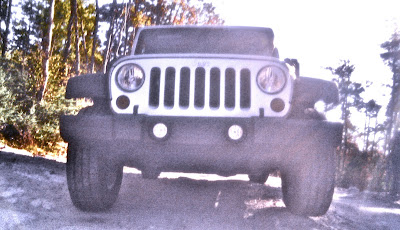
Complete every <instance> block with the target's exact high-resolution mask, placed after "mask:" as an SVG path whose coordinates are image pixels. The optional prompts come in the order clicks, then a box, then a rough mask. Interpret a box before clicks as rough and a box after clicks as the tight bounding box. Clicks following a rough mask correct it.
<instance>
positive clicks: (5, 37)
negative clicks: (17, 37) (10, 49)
mask: <svg viewBox="0 0 400 230" xmlns="http://www.w3.org/2000/svg"><path fill="white" fill-rule="evenodd" d="M11 7H12V0H8V6H7V9H6V31H5V32H4V34H3V36H2V39H3V47H2V50H1V57H2V58H4V57H5V56H6V52H7V46H8V34H10V21H11Z"/></svg>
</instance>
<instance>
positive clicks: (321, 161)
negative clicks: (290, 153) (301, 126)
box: [282, 148, 336, 216]
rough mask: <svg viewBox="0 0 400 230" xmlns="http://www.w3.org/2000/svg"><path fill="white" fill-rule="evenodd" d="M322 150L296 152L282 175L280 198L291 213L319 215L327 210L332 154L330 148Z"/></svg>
mask: <svg viewBox="0 0 400 230" xmlns="http://www.w3.org/2000/svg"><path fill="white" fill-rule="evenodd" d="M323 149H325V150H322V151H324V152H321V151H308V152H309V154H296V155H297V157H295V159H297V160H295V161H293V162H292V165H291V166H290V167H289V168H288V169H287V170H286V171H285V172H284V173H283V175H282V193H283V201H284V203H285V205H286V207H287V208H288V209H289V210H290V212H292V213H294V214H297V215H302V216H320V215H324V214H325V213H326V212H327V211H328V209H329V206H330V204H331V202H332V197H333V192H334V188H335V168H336V163H335V162H336V155H335V151H334V149H333V148H331V149H327V148H323ZM296 161H297V163H296Z"/></svg>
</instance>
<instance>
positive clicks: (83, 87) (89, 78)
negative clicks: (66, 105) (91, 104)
mask: <svg viewBox="0 0 400 230" xmlns="http://www.w3.org/2000/svg"><path fill="white" fill-rule="evenodd" d="M107 88H108V87H107V76H106V75H105V74H99V73H97V74H85V75H79V76H76V77H73V78H70V79H69V80H68V84H67V89H66V92H65V98H66V99H73V98H92V99H97V98H107V96H108V94H107Z"/></svg>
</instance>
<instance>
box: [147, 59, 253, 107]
mask: <svg viewBox="0 0 400 230" xmlns="http://www.w3.org/2000/svg"><path fill="white" fill-rule="evenodd" d="M238 74H240V77H239V79H240V80H239V82H236V79H237V78H236V72H235V70H234V69H233V68H227V69H222V70H221V69H220V68H216V67H214V68H211V69H210V71H209V73H206V70H205V69H204V68H202V67H198V68H196V69H195V70H194V71H192V72H191V70H190V69H189V68H188V67H183V68H181V69H175V68H173V67H168V68H166V69H164V70H162V69H160V68H159V67H154V68H152V69H151V71H150V93H149V106H150V107H153V108H158V107H159V106H164V107H166V108H172V107H174V106H176V105H179V107H180V108H182V109H185V108H186V109H187V108H189V106H190V105H191V103H192V104H193V105H194V106H195V107H196V108H198V109H201V108H204V107H206V106H207V105H208V106H209V107H210V108H212V109H218V108H220V107H221V106H224V107H225V108H226V109H234V108H235V107H236V106H239V107H240V109H249V108H250V106H251V96H250V95H251V84H250V70H249V69H241V70H240V71H239V73H238ZM191 81H193V84H191ZM236 84H239V92H237V93H236V92H235V89H236V88H237V87H236ZM236 95H238V97H240V100H239V105H237V104H236V98H235V97H236ZM176 97H177V98H176ZM161 102H162V103H161Z"/></svg>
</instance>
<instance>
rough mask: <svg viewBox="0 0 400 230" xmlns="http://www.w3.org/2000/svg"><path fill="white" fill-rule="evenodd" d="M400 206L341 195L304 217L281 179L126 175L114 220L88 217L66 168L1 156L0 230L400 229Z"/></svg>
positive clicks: (6, 152) (368, 195)
mask: <svg viewBox="0 0 400 230" xmlns="http://www.w3.org/2000/svg"><path fill="white" fill-rule="evenodd" d="M399 203H400V202H398V201H395V200H393V199H390V198H388V197H387V196H386V195H385V194H382V193H372V192H362V193H361V192H359V191H358V190H356V189H347V190H344V189H336V190H335V195H334V201H333V203H332V205H331V207H330V209H329V211H328V213H327V214H326V215H324V216H322V217H311V218H307V217H301V216H296V215H293V214H291V213H289V212H288V211H287V210H286V208H285V207H284V204H283V202H282V194H281V191H280V179H279V178H276V177H270V178H269V179H268V181H267V183H266V184H265V185H259V184H254V183H250V182H248V180H247V176H246V175H237V176H235V177H230V178H224V177H219V176H215V175H199V174H177V173H162V174H161V176H160V178H159V179H157V180H144V179H142V178H141V175H140V172H139V171H137V170H133V169H128V168H127V169H126V170H125V173H124V179H123V184H122V188H121V191H120V195H119V198H118V200H117V203H116V204H115V206H114V207H113V208H112V209H111V210H110V211H108V212H103V213H85V212H81V211H79V210H77V209H76V208H75V207H74V206H73V205H72V202H71V200H70V198H69V193H68V188H67V183H66V177H65V164H64V163H63V162H57V161H55V160H49V159H44V158H38V157H35V158H33V157H31V156H29V154H26V155H21V154H19V153H18V154H17V153H14V152H13V151H12V150H10V149H3V152H0V229H227V230H228V229H229V230H231V229H399V228H400V204H399Z"/></svg>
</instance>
